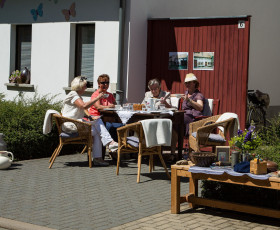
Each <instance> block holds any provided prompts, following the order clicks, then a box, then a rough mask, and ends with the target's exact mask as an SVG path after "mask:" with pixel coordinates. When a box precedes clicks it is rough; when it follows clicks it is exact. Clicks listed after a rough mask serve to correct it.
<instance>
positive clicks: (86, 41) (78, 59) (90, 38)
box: [75, 24, 95, 87]
mask: <svg viewBox="0 0 280 230" xmlns="http://www.w3.org/2000/svg"><path fill="white" fill-rule="evenodd" d="M94 34H95V26H94V25H93V24H79V25H77V26H76V55H75V76H79V75H82V76H86V77H87V81H88V83H89V86H90V87H93V70H94Z"/></svg>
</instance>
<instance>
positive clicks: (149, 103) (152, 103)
mask: <svg viewBox="0 0 280 230" xmlns="http://www.w3.org/2000/svg"><path fill="white" fill-rule="evenodd" d="M157 101H159V99H156V98H148V99H147V103H146V107H147V110H148V111H153V110H155V109H156V108H155V104H156V102H157Z"/></svg>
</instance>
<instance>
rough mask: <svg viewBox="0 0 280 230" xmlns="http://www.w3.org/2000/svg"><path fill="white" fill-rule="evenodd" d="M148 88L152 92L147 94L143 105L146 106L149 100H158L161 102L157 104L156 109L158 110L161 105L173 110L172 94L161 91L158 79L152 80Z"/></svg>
mask: <svg viewBox="0 0 280 230" xmlns="http://www.w3.org/2000/svg"><path fill="white" fill-rule="evenodd" d="M148 88H149V90H150V91H148V92H146V93H145V98H144V100H143V101H142V104H146V102H147V99H148V98H157V99H160V101H158V102H156V103H155V107H156V108H158V107H159V105H160V104H164V105H165V107H166V108H171V101H170V94H169V93H167V92H165V91H163V90H161V88H160V81H159V80H158V79H156V78H155V79H152V80H150V81H149V82H148Z"/></svg>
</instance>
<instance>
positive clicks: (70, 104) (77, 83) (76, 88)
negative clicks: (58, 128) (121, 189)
mask: <svg viewBox="0 0 280 230" xmlns="http://www.w3.org/2000/svg"><path fill="white" fill-rule="evenodd" d="M86 88H87V81H86V78H85V77H81V76H79V77H75V78H74V80H73V81H72V82H71V90H72V91H71V92H70V93H68V94H67V96H66V98H65V100H64V101H63V108H62V111H61V113H62V116H64V117H69V118H72V119H77V120H81V119H82V118H83V117H84V115H85V112H84V110H86V109H88V108H89V107H90V106H92V105H93V104H94V103H95V102H96V101H98V100H99V99H100V98H103V97H104V94H103V93H101V94H99V95H98V97H96V98H93V99H92V100H90V101H88V102H84V101H83V99H82V97H81V95H83V94H84V92H85V90H86ZM62 129H63V131H64V132H67V133H73V132H76V131H77V129H76V126H75V125H74V124H73V123H71V122H69V123H68V124H67V123H64V125H63V127H62ZM91 132H92V137H93V146H92V152H93V154H92V156H93V159H92V160H93V164H94V165H99V166H108V165H109V164H108V162H105V161H104V160H103V159H102V143H103V145H104V146H106V145H109V149H111V150H116V149H117V147H118V144H117V143H116V142H114V141H113V139H112V137H111V135H110V134H109V132H108V131H107V129H106V127H105V126H104V124H103V122H102V120H101V119H100V118H98V119H96V120H95V122H93V124H92V130H91Z"/></svg>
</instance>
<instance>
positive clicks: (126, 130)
mask: <svg viewBox="0 0 280 230" xmlns="http://www.w3.org/2000/svg"><path fill="white" fill-rule="evenodd" d="M117 133H118V143H119V148H118V160H117V171H116V173H117V175H119V167H120V159H121V154H124V153H138V174H137V183H139V181H140V172H141V160H142V156H146V155H148V156H150V159H149V171H150V172H152V170H153V169H154V162H153V155H158V156H159V159H160V161H161V163H162V165H163V167H164V169H165V172H166V174H167V176H168V178H169V179H170V175H169V172H168V170H167V168H166V165H165V162H164V160H163V158H162V154H161V146H155V147H146V144H145V136H144V131H143V127H142V124H141V122H135V123H131V124H128V125H125V126H123V127H120V128H118V129H117ZM130 133H134V136H129V134H130Z"/></svg>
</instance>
